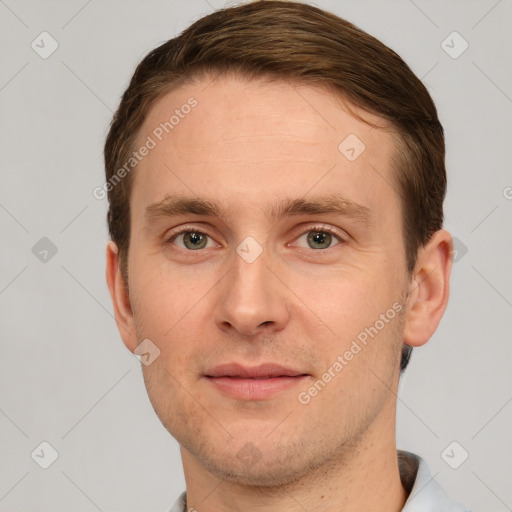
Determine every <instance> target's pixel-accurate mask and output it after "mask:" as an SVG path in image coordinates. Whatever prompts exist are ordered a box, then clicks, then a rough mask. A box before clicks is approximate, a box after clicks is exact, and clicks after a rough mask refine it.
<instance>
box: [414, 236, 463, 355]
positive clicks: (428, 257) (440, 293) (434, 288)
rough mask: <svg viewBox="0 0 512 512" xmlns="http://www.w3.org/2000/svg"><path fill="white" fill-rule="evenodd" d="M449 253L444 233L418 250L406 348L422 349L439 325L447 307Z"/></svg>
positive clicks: (433, 237) (450, 243)
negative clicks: (420, 347)
mask: <svg viewBox="0 0 512 512" xmlns="http://www.w3.org/2000/svg"><path fill="white" fill-rule="evenodd" d="M452 252H453V244H452V237H451V235H450V233H448V231H446V230H444V229H441V230H439V231H436V232H435V233H434V234H433V235H432V237H431V239H430V240H429V241H428V242H427V244H425V245H424V246H423V247H421V248H420V249H419V250H418V257H417V260H416V265H415V268H414V271H413V275H412V277H411V287H410V290H409V297H408V300H407V313H406V321H405V330H404V343H405V344H406V345H410V346H412V347H419V346H421V345H424V344H425V343H426V342H427V341H428V340H429V339H430V337H431V336H432V335H433V334H434V331H435V330H436V329H437V326H438V325H439V322H440V321H441V318H442V316H443V314H444V312H445V310H446V306H447V304H448V297H449V290H450V273H451V268H452Z"/></svg>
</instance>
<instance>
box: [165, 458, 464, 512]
mask: <svg viewBox="0 0 512 512" xmlns="http://www.w3.org/2000/svg"><path fill="white" fill-rule="evenodd" d="M398 467H399V470H400V480H401V481H402V486H403V487H404V489H405V491H406V492H407V493H408V495H409V497H408V499H407V501H406V502H405V505H404V508H403V509H402V512H470V511H469V510H468V509H467V508H465V507H463V506H462V505H460V504H459V503H456V502H454V501H452V500H450V499H449V498H448V497H447V496H446V494H445V493H444V492H443V490H442V489H441V487H440V486H439V484H438V483H437V482H436V481H435V480H434V479H433V478H432V476H431V475H430V471H429V469H428V466H427V463H426V462H425V461H424V460H423V459H422V458H421V457H419V456H418V455H415V454H414V453H410V452H406V451H402V450H398ZM170 512H187V493H186V492H183V493H182V494H181V495H180V497H179V498H178V499H177V500H176V503H175V504H174V505H173V507H172V508H171V510H170Z"/></svg>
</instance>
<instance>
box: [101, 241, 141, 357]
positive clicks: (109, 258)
mask: <svg viewBox="0 0 512 512" xmlns="http://www.w3.org/2000/svg"><path fill="white" fill-rule="evenodd" d="M106 280H107V285H108V289H109V292H110V298H111V299H112V306H113V308H114V315H115V319H116V324H117V328H118V330H119V334H120V335H121V338H122V339H123V342H124V344H125V345H126V347H127V348H128V350H130V352H133V351H134V350H135V348H136V347H137V335H136V330H135V325H134V321H133V312H132V307H131V304H130V297H129V294H128V292H127V290H126V285H125V283H124V281H123V278H122V276H121V271H120V268H119V249H118V247H117V245H116V243H115V242H113V241H112V240H110V241H109V242H108V243H107V249H106Z"/></svg>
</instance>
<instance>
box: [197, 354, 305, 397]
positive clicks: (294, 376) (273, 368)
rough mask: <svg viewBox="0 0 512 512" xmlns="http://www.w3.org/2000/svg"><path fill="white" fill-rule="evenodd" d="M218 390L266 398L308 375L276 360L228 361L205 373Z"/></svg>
mask: <svg viewBox="0 0 512 512" xmlns="http://www.w3.org/2000/svg"><path fill="white" fill-rule="evenodd" d="M205 377H206V379H207V380H208V381H209V382H210V383H212V384H213V385H214V386H215V388H216V389H218V390H219V391H221V392H223V393H225V394H227V395H229V396H231V397H233V398H238V399H242V400H265V399H268V398H270V397H272V396H274V395H276V394H277V393H280V392H282V391H286V390H289V389H291V388H293V387H295V386H297V385H298V384H299V383H301V382H303V381H304V379H306V378H307V377H309V374H307V373H304V372H301V371H300V370H294V369H292V368H286V367H284V366H281V365H279V364H275V363H265V364H260V365H258V366H243V365H241V364H238V363H229V364H223V365H219V366H216V367H214V368H212V369H211V370H209V371H208V372H207V373H206V374H205Z"/></svg>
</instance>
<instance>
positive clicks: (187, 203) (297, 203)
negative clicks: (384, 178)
mask: <svg viewBox="0 0 512 512" xmlns="http://www.w3.org/2000/svg"><path fill="white" fill-rule="evenodd" d="M189 214H192V215H204V216H208V217H217V218H227V217H228V216H229V210H228V209H227V208H225V207H224V206H221V205H220V204H218V203H216V202H215V201H210V200H206V199H201V198H198V197H185V196H166V197H165V198H164V199H163V200H162V201H159V202H157V203H153V204H151V205H150V206H148V207H147V208H146V210H145V212H144V216H143V221H144V222H145V223H147V224H150V223H151V221H153V220H156V219H158V218H166V217H174V216H177V215H189ZM322 214H338V215H343V216H346V217H350V218H353V219H355V220H357V221H360V222H361V223H363V224H364V225H366V226H371V225H372V224H373V223H374V220H375V216H374V214H373V212H372V210H370V209H369V208H367V207H366V206H363V205H361V204H358V203H355V202H353V201H351V200H349V199H347V198H345V197H343V196H341V195H336V194H334V195H333V194H331V195H328V196H321V197H317V198H312V199H304V198H299V199H285V200H284V201H282V202H278V203H276V204H274V205H273V206H272V207H271V208H270V210H269V214H268V215H269V217H270V218H272V219H281V218H283V217H290V216H297V215H322Z"/></svg>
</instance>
